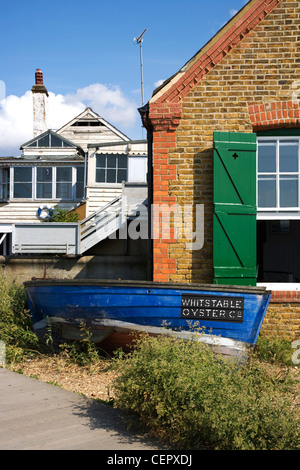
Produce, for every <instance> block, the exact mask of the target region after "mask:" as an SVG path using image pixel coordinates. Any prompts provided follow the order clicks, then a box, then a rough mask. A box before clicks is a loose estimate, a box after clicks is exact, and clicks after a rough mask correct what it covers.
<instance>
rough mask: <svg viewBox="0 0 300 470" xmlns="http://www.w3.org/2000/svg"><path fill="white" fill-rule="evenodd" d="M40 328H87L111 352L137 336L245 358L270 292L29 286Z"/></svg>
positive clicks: (140, 284) (42, 282) (75, 333)
mask: <svg viewBox="0 0 300 470" xmlns="http://www.w3.org/2000/svg"><path fill="white" fill-rule="evenodd" d="M24 285H25V290H26V294H27V299H28V304H29V309H30V312H31V315H32V320H33V324H34V328H35V330H36V331H37V333H38V332H40V333H41V332H42V331H45V328H47V325H48V323H49V322H50V323H51V324H52V325H53V326H55V328H56V331H59V335H61V337H63V338H65V339H78V338H79V337H80V334H82V332H80V328H79V327H80V325H81V324H82V322H84V324H85V325H86V327H87V328H88V329H89V331H90V332H91V334H92V338H91V339H92V340H93V341H95V342H96V343H100V342H101V347H103V348H104V349H105V348H108V349H110V350H112V349H113V348H116V347H125V346H126V345H129V344H130V341H132V338H133V336H132V332H134V331H135V332H137V333H141V332H147V333H149V334H151V335H159V334H168V335H172V336H177V337H180V338H186V339H193V340H195V339H196V340H197V341H204V342H206V343H209V344H211V345H212V346H213V347H215V348H217V350H218V351H219V352H221V353H222V354H225V355H232V356H237V357H245V354H247V351H248V350H249V348H251V347H253V346H254V345H255V344H256V340H257V337H258V335H259V332H260V329H261V325H262V323H263V320H264V317H265V313H266V310H267V308H268V305H269V301H270V297H271V293H270V292H269V291H266V290H265V289H264V288H260V287H246V286H221V285H206V284H177V283H176V284H172V283H168V284H164V283H156V282H146V281H145V282H144V281H113V280H77V279H74V280H60V279H55V280H50V279H35V280H32V281H27V282H25V283H24Z"/></svg>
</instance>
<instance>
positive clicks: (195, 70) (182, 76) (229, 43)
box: [149, 0, 282, 103]
mask: <svg viewBox="0 0 300 470" xmlns="http://www.w3.org/2000/svg"><path fill="white" fill-rule="evenodd" d="M281 1H282V0H250V1H249V2H248V3H247V4H246V5H245V6H244V7H243V8H242V9H241V10H240V11H239V12H238V13H237V14H236V15H235V16H233V17H232V18H231V19H230V20H229V21H228V22H227V23H226V24H225V25H224V26H223V27H222V28H221V29H220V30H219V31H218V32H217V33H216V34H215V35H214V36H213V37H212V38H211V39H210V40H209V41H208V42H207V43H206V44H205V45H204V46H203V47H202V48H201V49H200V50H199V51H198V52H196V54H195V55H194V56H193V57H192V58H191V59H190V60H188V61H187V62H186V63H185V65H184V66H183V67H181V69H180V70H179V71H178V72H177V73H175V74H174V75H172V76H171V77H170V78H169V79H167V80H166V81H165V82H164V83H163V84H162V85H161V86H160V87H158V88H156V89H155V90H154V91H153V94H152V98H150V100H149V103H155V102H163V101H179V99H180V98H181V97H183V96H184V95H185V94H186V93H187V92H188V91H189V90H190V89H191V88H192V87H193V86H194V85H195V83H196V82H198V81H200V80H201V78H202V77H203V76H204V75H206V74H207V73H208V72H209V71H210V70H211V69H212V68H213V67H214V66H215V65H216V64H217V63H218V62H220V60H222V59H223V58H224V57H225V56H226V55H227V54H228V53H229V52H230V51H231V50H232V49H234V48H235V47H236V46H237V45H238V44H239V43H240V42H241V41H242V39H244V37H245V36H246V35H247V34H249V33H250V32H251V31H252V30H253V29H254V27H255V26H256V25H257V24H258V23H260V21H262V20H263V19H264V18H265V17H266V16H267V15H268V14H269V13H270V12H271V11H272V10H273V9H274V8H275V7H276V6H277V5H278V4H279V3H280V2H281ZM189 75H190V77H189V80H188V78H187V77H188V76H189ZM183 82H184V83H183ZM179 85H180V90H179V92H177V93H174V91H175V88H179Z"/></svg>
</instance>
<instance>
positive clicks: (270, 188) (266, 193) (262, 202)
mask: <svg viewBox="0 0 300 470" xmlns="http://www.w3.org/2000/svg"><path fill="white" fill-rule="evenodd" d="M275 206H276V178H275V177H274V176H268V175H266V176H259V177H258V207H275Z"/></svg>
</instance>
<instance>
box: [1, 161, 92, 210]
mask: <svg viewBox="0 0 300 470" xmlns="http://www.w3.org/2000/svg"><path fill="white" fill-rule="evenodd" d="M16 167H18V168H20V167H24V168H28V167H30V168H31V169H32V197H31V198H15V197H14V169H15V168H16ZM37 168H52V198H40V197H39V198H38V197H37ZM57 168H71V169H72V173H71V174H72V181H71V182H70V183H71V184H72V197H71V198H70V199H66V198H64V199H61V198H58V197H56V182H57V179H56V171H57ZM76 176H77V165H75V166H74V165H64V166H60V165H56V166H53V165H44V166H32V165H28V166H27V165H26V166H25V165H15V166H14V167H11V168H10V195H11V197H10V200H13V201H78V200H81V198H77V197H76V183H77V181H76ZM82 197H83V196H82Z"/></svg>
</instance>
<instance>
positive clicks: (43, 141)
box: [38, 134, 49, 147]
mask: <svg viewBox="0 0 300 470" xmlns="http://www.w3.org/2000/svg"><path fill="white" fill-rule="evenodd" d="M38 147H49V134H47V135H45V136H44V137H42V139H39V140H38Z"/></svg>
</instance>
